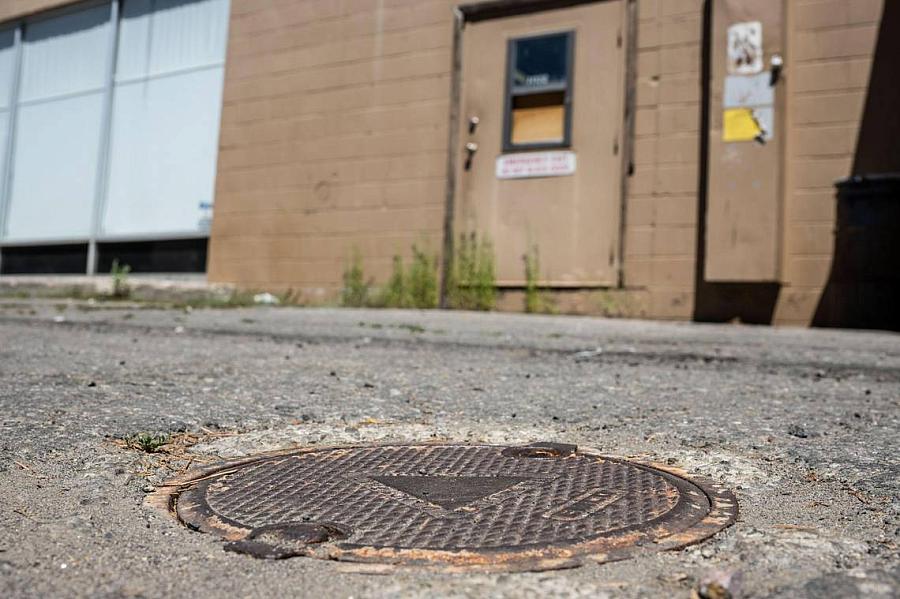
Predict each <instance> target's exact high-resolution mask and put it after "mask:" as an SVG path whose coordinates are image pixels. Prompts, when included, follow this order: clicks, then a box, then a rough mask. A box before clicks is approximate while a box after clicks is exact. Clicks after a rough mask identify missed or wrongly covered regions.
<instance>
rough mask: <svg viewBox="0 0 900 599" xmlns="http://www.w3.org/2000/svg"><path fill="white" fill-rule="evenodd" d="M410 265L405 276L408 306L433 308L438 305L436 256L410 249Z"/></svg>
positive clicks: (414, 248) (415, 248)
mask: <svg viewBox="0 0 900 599" xmlns="http://www.w3.org/2000/svg"><path fill="white" fill-rule="evenodd" d="M412 253H413V257H412V264H410V265H409V272H408V273H407V275H406V284H407V289H408V296H409V302H410V306H411V307H413V308H434V307H436V306H437V304H438V267H437V256H436V255H431V254H429V253H427V252H424V251H422V250H420V249H419V248H417V247H416V246H415V245H413V247H412Z"/></svg>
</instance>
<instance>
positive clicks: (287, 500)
mask: <svg viewBox="0 0 900 599" xmlns="http://www.w3.org/2000/svg"><path fill="white" fill-rule="evenodd" d="M151 501H153V502H154V503H156V504H157V505H160V506H165V507H166V509H168V510H169V511H171V512H172V513H174V514H175V515H176V516H177V517H178V519H179V520H181V521H182V522H183V523H184V524H186V525H187V526H188V527H190V528H192V529H194V530H199V531H202V532H208V533H212V534H216V535H218V536H220V537H222V538H223V539H225V540H226V541H228V543H227V544H226V546H225V548H226V549H228V550H230V551H235V552H238V553H246V554H249V555H254V556H256V557H263V558H272V559H278V558H285V557H292V556H298V555H302V556H310V557H318V558H323V559H332V560H341V561H348V562H355V563H363V564H366V563H368V564H389V565H393V566H416V567H433V568H441V569H460V568H467V569H481V570H492V571H497V570H505V571H516V570H542V569H552V568H565V567H572V566H577V565H579V564H581V563H583V562H584V560H586V559H590V560H594V561H598V562H604V561H611V560H617V559H622V558H624V557H628V556H630V555H633V554H634V553H636V552H647V551H659V550H665V549H674V548H678V547H683V546H685V545H689V544H692V543H696V542H698V541H701V540H703V539H705V538H707V537H710V536H712V535H714V534H715V533H717V532H719V531H720V530H722V529H723V528H725V527H727V526H729V525H730V524H732V523H733V522H734V520H735V518H736V517H737V502H736V501H735V498H734V495H732V493H731V492H730V491H728V490H727V489H726V488H724V487H722V486H720V485H718V484H715V483H712V482H708V481H705V480H700V479H697V478H692V479H688V478H686V477H685V476H684V475H683V474H682V473H680V472H678V471H675V470H673V469H671V468H668V467H664V466H657V465H648V464H643V463H637V462H632V461H627V460H622V459H618V458H611V457H606V456H602V455H599V454H598V453H597V452H595V451H593V450H586V449H582V448H576V447H575V446H574V445H561V444H554V443H535V444H532V445H529V446H524V447H498V446H493V445H462V444H421V445H413V444H410V445H406V444H403V445H401V444H396V445H368V446H353V447H331V448H308V449H297V450H291V451H286V452H280V453H276V454H267V455H263V456H258V457H255V458H251V459H246V460H243V461H239V462H230V463H224V464H220V465H217V466H214V467H210V468H205V469H203V470H200V471H195V472H191V473H188V474H187V475H185V476H183V477H179V478H178V479H175V480H173V481H170V482H169V483H168V484H167V485H165V486H164V487H163V490H162V491H159V492H158V493H157V494H156V495H155V497H154V499H152V500H151ZM379 567H381V566H379Z"/></svg>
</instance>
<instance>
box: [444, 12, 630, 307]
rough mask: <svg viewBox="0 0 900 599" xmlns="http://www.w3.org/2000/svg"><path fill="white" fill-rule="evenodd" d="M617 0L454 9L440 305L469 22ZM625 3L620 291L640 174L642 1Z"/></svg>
mask: <svg viewBox="0 0 900 599" xmlns="http://www.w3.org/2000/svg"><path fill="white" fill-rule="evenodd" d="M609 1H613V0H486V1H484V2H474V3H471V4H461V5H458V6H456V7H454V8H453V42H452V50H451V57H452V58H451V70H450V116H449V128H448V133H447V137H448V139H447V165H446V169H447V181H446V187H445V191H444V227H443V243H442V254H443V255H442V260H441V284H440V307H441V308H448V307H449V305H448V282H449V274H450V271H451V269H452V267H453V252H454V240H453V237H454V236H453V223H454V216H455V206H456V175H457V165H458V161H459V156H458V154H459V142H460V140H459V126H460V111H461V104H462V54H463V31H464V29H465V26H466V23H477V22H479V21H486V20H488V19H500V18H504V17H513V16H519V15H526V14H531V13H536V12H543V11H547V10H554V9H561V8H569V7H573V6H580V5H583V4H594V3H597V2H609ZM621 1H622V2H624V3H625V6H624V8H625V28H624V31H623V32H622V34H623V36H624V40H622V43H623V44H624V46H625V48H624V50H625V90H624V91H625V97H624V99H623V100H624V101H623V107H624V110H623V114H622V115H621V116H622V121H621V126H622V135H621V138H622V147H621V148H620V150H621V153H620V159H621V160H622V166H621V169H620V172H621V185H620V190H621V191H620V197H619V203H620V206H619V239H618V251H619V256H618V264H617V265H616V270H617V287H619V288H621V287H622V286H623V282H624V261H625V217H626V208H627V201H626V200H627V197H628V193H627V192H628V178H629V176H630V175H631V173H632V172H633V170H634V111H635V77H636V73H635V59H636V55H637V42H636V40H637V35H636V34H637V1H636V0H621Z"/></svg>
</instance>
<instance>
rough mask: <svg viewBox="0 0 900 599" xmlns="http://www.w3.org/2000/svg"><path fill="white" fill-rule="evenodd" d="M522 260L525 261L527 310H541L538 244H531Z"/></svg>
mask: <svg viewBox="0 0 900 599" xmlns="http://www.w3.org/2000/svg"><path fill="white" fill-rule="evenodd" d="M522 260H524V262H525V312H528V313H529V314H532V313H534V312H540V311H541V303H542V302H541V292H540V290H539V289H538V286H537V282H538V276H539V274H538V273H540V260H539V258H538V248H537V246H536V245H534V246H531V248H529V250H528V251H527V252H526V253H525V255H524V256H522Z"/></svg>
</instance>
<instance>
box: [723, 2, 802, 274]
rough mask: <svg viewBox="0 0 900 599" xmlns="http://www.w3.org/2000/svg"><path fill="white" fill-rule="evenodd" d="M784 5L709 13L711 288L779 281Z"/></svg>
mask: <svg viewBox="0 0 900 599" xmlns="http://www.w3.org/2000/svg"><path fill="white" fill-rule="evenodd" d="M783 10H784V8H783V3H782V0H716V1H715V2H714V4H713V6H712V11H713V14H712V35H711V38H710V44H711V46H710V48H711V50H710V51H711V57H710V59H711V76H710V82H709V85H710V114H709V119H710V126H709V158H708V160H709V189H708V197H707V213H706V218H707V220H706V273H705V276H706V280H708V281H740V282H766V281H777V280H778V278H779V259H778V257H779V254H780V249H781V248H780V235H781V233H780V226H781V165H782V151H783V150H782V148H783V145H784V144H783V140H784V129H783V126H782V123H783V119H781V118H780V117H781V115H782V114H783V112H784V111H783V110H782V109H781V105H782V104H783V100H784V98H782V97H781V96H783V94H780V93H779V90H780V87H781V86H780V78H781V77H780V73H781V65H782V60H783V59H782V56H781V55H782V52H783V48H784V46H783V28H782V20H783Z"/></svg>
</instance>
